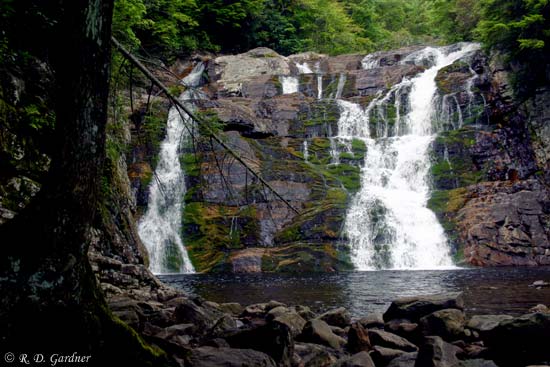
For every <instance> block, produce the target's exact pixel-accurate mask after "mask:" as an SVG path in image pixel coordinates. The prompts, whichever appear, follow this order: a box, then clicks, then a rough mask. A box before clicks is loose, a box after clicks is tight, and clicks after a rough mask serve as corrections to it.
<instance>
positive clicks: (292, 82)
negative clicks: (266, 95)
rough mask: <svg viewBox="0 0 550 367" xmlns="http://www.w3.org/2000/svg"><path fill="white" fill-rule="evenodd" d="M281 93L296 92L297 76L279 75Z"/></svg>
mask: <svg viewBox="0 0 550 367" xmlns="http://www.w3.org/2000/svg"><path fill="white" fill-rule="evenodd" d="M279 80H280V82H281V86H282V87H283V94H292V93H298V78H297V77H295V76H280V77H279Z"/></svg>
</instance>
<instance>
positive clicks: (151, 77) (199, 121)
mask: <svg viewBox="0 0 550 367" xmlns="http://www.w3.org/2000/svg"><path fill="white" fill-rule="evenodd" d="M111 42H112V44H113V45H114V46H115V47H116V49H117V50H118V51H119V52H120V53H121V54H122V55H123V56H124V57H125V58H126V59H127V60H128V61H130V62H131V63H132V64H134V65H135V66H136V67H137V68H138V69H139V70H141V72H142V73H143V74H145V76H146V77H147V78H148V79H149V80H151V82H152V83H153V84H155V85H156V86H157V87H159V88H160V89H161V90H162V91H163V92H164V94H166V96H167V97H168V99H170V101H171V102H172V103H174V104H175V105H176V106H177V107H179V108H181V109H182V110H183V111H184V112H185V113H186V114H187V115H188V116H189V117H190V118H191V119H193V120H194V121H195V122H196V123H197V124H198V125H200V126H201V127H202V128H204V129H205V131H206V132H207V133H208V135H210V136H211V137H212V139H214V140H215V141H216V143H218V144H220V145H221V146H222V147H223V148H224V149H225V150H226V151H227V152H228V153H229V154H231V155H232V156H233V157H234V158H235V159H236V160H237V161H238V162H239V163H240V164H242V165H243V166H244V167H245V168H246V169H247V170H248V171H249V172H250V173H251V174H252V175H253V176H254V177H256V178H257V179H258V180H259V181H260V182H261V183H262V184H263V185H264V186H265V187H267V188H268V189H269V190H270V191H271V192H272V193H273V194H274V195H275V196H276V197H277V198H279V199H280V200H281V201H282V202H284V203H285V204H286V206H288V207H289V208H290V209H291V210H292V211H293V212H295V213H296V214H298V215H299V214H300V212H299V211H298V210H297V209H296V208H294V207H293V206H292V204H290V203H289V202H288V201H287V200H286V199H285V198H283V197H282V196H281V194H279V193H278V192H277V191H276V190H275V189H274V188H273V187H272V186H271V185H270V184H269V183H268V182H267V181H266V180H264V179H263V177H262V176H260V175H259V174H258V173H257V172H256V171H255V170H253V169H252V167H250V166H249V165H248V164H247V163H246V162H245V161H244V160H243V159H242V158H241V157H240V156H239V155H238V154H237V153H236V152H235V151H234V150H233V149H232V148H231V147H230V146H228V145H227V144H226V143H225V142H224V141H223V140H222V139H221V138H220V137H219V136H218V135H217V134H216V133H215V132H214V131H213V130H212V128H211V127H210V126H209V125H208V123H206V122H204V121H203V120H202V119H200V118H198V117H197V116H196V115H195V114H194V113H193V112H192V111H190V110H189V109H188V108H187V107H185V105H184V104H183V103H181V102H180V100H179V99H178V98H176V97H174V96H173V95H172V93H170V91H169V90H168V88H166V86H165V85H164V84H163V83H162V82H161V81H160V80H158V78H157V77H156V76H154V75H153V74H152V73H151V72H150V71H149V69H147V68H146V67H145V66H144V65H143V64H142V63H141V62H140V61H139V60H138V59H137V58H136V57H135V56H133V55H132V54H131V53H130V52H129V51H128V50H126V48H124V46H122V45H121V44H120V42H118V40H116V39H115V38H114V37H111Z"/></svg>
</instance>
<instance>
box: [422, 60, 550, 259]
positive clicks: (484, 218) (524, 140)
mask: <svg viewBox="0 0 550 367" xmlns="http://www.w3.org/2000/svg"><path fill="white" fill-rule="evenodd" d="M504 65H505V64H504V63H502V61H501V60H500V59H499V56H498V55H492V57H491V59H490V60H489V62H487V61H485V60H484V59H483V58H479V59H478V60H474V61H473V63H472V65H471V66H472V67H473V69H474V70H475V71H476V72H478V74H479V77H478V78H477V79H475V80H474V81H473V83H474V85H477V87H476V88H478V90H479V91H480V95H481V96H483V98H484V99H483V101H478V102H476V99H475V98H474V99H472V95H470V96H469V97H468V99H465V96H464V93H463V92H460V91H458V90H457V89H456V88H457V86H458V85H460V83H459V82H458V80H459V79H460V78H461V77H460V74H461V73H462V74H463V75H467V74H468V73H464V70H461V69H460V68H459V67H454V68H450V69H447V70H442V71H441V72H440V75H438V82H439V83H440V84H443V85H442V86H443V87H444V88H447V90H448V92H449V93H451V92H452V94H451V95H453V96H455V97H456V98H457V99H456V102H457V105H458V106H459V107H458V108H459V109H460V111H461V114H462V113H463V116H467V115H468V113H470V115H471V111H472V110H476V109H479V110H480V111H481V110H482V111H483V113H482V114H478V115H477V118H476V119H475V121H470V122H469V123H466V121H467V120H466V119H465V120H464V125H463V126H462V127H461V128H459V129H455V130H453V131H449V132H446V133H442V134H440V135H439V136H438V138H437V139H436V141H435V142H434V161H435V163H434V166H433V168H432V173H433V176H434V186H435V189H436V191H435V192H434V193H433V196H432V198H431V200H430V207H431V208H432V210H434V211H435V212H436V214H437V215H438V217H439V219H440V220H441V221H442V223H443V225H444V227H445V229H446V230H447V232H448V234H449V237H450V238H451V240H452V241H454V243H455V245H456V248H457V256H456V259H457V260H458V261H464V262H466V263H469V264H472V265H476V266H507V265H518V266H524V265H529V266H533V265H547V264H549V262H550V257H549V256H550V249H549V247H550V237H549V234H550V232H549V231H548V228H549V225H550V222H549V218H550V217H549V216H548V206H549V200H550V196H549V190H548V183H549V182H550V181H549V180H548V179H549V176H548V165H549V162H550V154H549V152H548V142H549V140H548V139H549V138H550V132H549V130H548V121H550V120H549V117H550V106H549V104H548V98H549V97H550V91H548V90H547V89H541V90H539V91H537V93H536V95H534V96H532V97H531V98H530V99H528V100H527V101H519V100H515V97H514V94H513V91H512V90H511V89H510V83H509V82H508V79H509V77H510V74H509V70H507V69H506V67H505V66H504ZM453 91H455V92H453ZM472 101H473V102H472ZM469 111H470V112H469Z"/></svg>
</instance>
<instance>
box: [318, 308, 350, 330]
mask: <svg viewBox="0 0 550 367" xmlns="http://www.w3.org/2000/svg"><path fill="white" fill-rule="evenodd" d="M318 319H320V320H323V321H324V322H326V323H327V324H329V325H332V326H338V327H341V328H344V327H346V326H348V325H349V324H350V323H351V316H350V314H349V312H348V310H346V309H345V308H344V307H339V308H335V309H334V310H330V311H327V312H325V313H324V314H321V315H319V317H318Z"/></svg>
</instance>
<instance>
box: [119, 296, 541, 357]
mask: <svg viewBox="0 0 550 367" xmlns="http://www.w3.org/2000/svg"><path fill="white" fill-rule="evenodd" d="M111 307H112V309H113V310H114V312H115V313H116V314H117V315H119V316H120V317H121V318H122V319H125V321H127V322H128V323H129V324H130V325H131V326H132V327H134V328H135V329H136V330H137V331H139V332H140V333H141V334H142V335H143V336H144V337H145V339H146V340H147V341H148V342H150V343H152V344H155V345H157V346H159V347H161V348H162V349H163V350H165V351H166V352H167V353H168V354H170V355H171V356H173V360H174V362H175V363H176V365H178V364H179V365H180V366H194V367H210V366H239V367H242V366H285V367H286V366H288V367H302V366H304V367H306V366H335V367H336V366H338V367H374V366H375V367H495V366H500V367H512V366H513V367H518V366H528V365H535V364H539V365H541V364H542V365H544V364H548V363H549V362H550V348H549V344H548V343H549V340H550V313H549V312H548V309H547V308H544V307H539V308H537V309H536V310H535V311H538V312H534V313H530V314H526V315H524V316H520V317H512V316H507V315H483V316H472V317H469V318H467V317H466V316H465V314H464V311H463V308H464V304H463V300H462V295H461V294H460V293H456V294H445V295H436V296H426V297H413V298H403V299H399V300H396V301H394V302H393V303H392V304H391V305H390V307H389V308H388V310H387V311H386V312H385V313H384V314H383V315H382V314H375V313H373V314H369V315H366V317H364V318H361V319H359V320H352V319H351V317H350V314H349V313H348V311H347V310H346V309H345V308H337V309H334V310H330V311H328V312H325V313H323V314H321V315H316V314H315V313H313V312H312V311H311V310H310V309H309V308H308V307H305V306H288V305H285V304H282V303H280V302H276V301H270V302H268V303H260V304H254V305H249V306H247V307H242V306H241V305H239V304H237V303H225V304H217V303H213V302H208V301H204V300H203V299H201V298H199V297H184V296H181V295H180V296H177V297H175V298H173V299H170V300H167V301H166V302H163V303H160V302H157V303H156V302H143V301H141V302H140V301H133V300H131V299H129V298H126V299H120V298H119V299H116V298H113V299H111Z"/></svg>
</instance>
